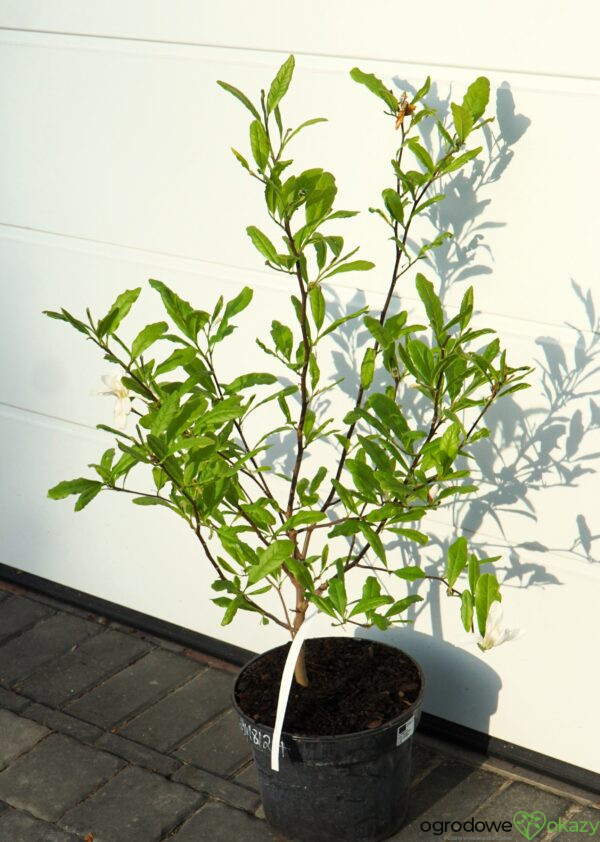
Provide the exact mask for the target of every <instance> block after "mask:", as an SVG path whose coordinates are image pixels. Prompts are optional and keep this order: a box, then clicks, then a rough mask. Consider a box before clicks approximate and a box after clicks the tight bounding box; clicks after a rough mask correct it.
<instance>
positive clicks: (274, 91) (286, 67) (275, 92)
mask: <svg viewBox="0 0 600 842" xmlns="http://www.w3.org/2000/svg"><path fill="white" fill-rule="evenodd" d="M294 67H295V59H294V56H290V57H289V58H287V59H286V60H285V61H284V63H283V64H282V65H281V67H280V68H279V70H278V71H277V74H276V76H275V78H274V79H273V81H272V82H271V87H270V89H269V95H268V97H267V114H270V113H271V111H273V109H274V108H276V107H277V106H278V105H279V103H280V102H281V100H282V99H283V97H284V96H285V95H286V93H287V90H288V88H289V86H290V82H291V81H292V75H293V73H294Z"/></svg>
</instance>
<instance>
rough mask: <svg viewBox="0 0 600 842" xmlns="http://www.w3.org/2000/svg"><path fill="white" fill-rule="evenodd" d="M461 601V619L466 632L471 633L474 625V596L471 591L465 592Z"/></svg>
mask: <svg viewBox="0 0 600 842" xmlns="http://www.w3.org/2000/svg"><path fill="white" fill-rule="evenodd" d="M460 600H461V605H460V618H461V620H462V624H463V626H464V628H465V631H468V632H470V631H471V626H472V625H473V594H472V593H471V591H463V592H462V594H461V597H460Z"/></svg>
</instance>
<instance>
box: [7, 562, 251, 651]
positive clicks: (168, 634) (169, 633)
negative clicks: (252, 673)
mask: <svg viewBox="0 0 600 842" xmlns="http://www.w3.org/2000/svg"><path fill="white" fill-rule="evenodd" d="M0 579H4V581H5V582H10V583H11V584H13V585H19V586H20V587H22V588H27V589H28V590H32V591H37V592H38V593H41V594H44V595H45V596H51V597H54V598H55V599H60V600H61V601H62V602H66V603H68V604H69V605H74V606H76V607H77V608H85V609H86V611H90V612H92V613H93V614H100V615H101V616H102V617H107V618H108V619H109V620H114V621H116V622H118V623H123V624H124V625H127V626H133V627H134V628H136V629H140V631H144V632H146V633H147V634H155V635H157V636H158V637H164V638H165V639H166V640H170V641H172V642H173V643H179V644H180V645H181V646H186V647H188V648H190V649H197V650H198V651H200V652H204V653H205V654H206V655H212V657H213V658H220V659H221V660H222V661H229V663H231V664H235V665H236V666H240V667H241V666H243V665H244V664H245V663H246V662H247V661H249V660H250V658H253V657H254V656H255V655H256V654H257V653H256V652H251V651H250V650H249V649H242V648H241V647H240V646H234V645H233V643H225V642H224V641H222V640H217V639H216V638H214V637H209V636H208V635H205V634H200V632H195V631H192V630H191V629H186V628H184V627H183V626H178V625H176V623H169V622H167V620H160V619H159V618H158V617H152V616H151V615H150V614H142V612H141V611H135V610H134V609H133V608H126V607H125V606H124V605H118V604H117V603H116V602H109V601H108V600H106V599H101V598H100V597H98V596H92V594H88V593H85V592H84V591H78V590H76V589H75V588H70V587H68V586H67V585H60V584H58V582H52V581H51V580H50V579H44V578H42V577H41V576H35V575H34V574H33V573H26V572H25V571H24V570H17V569H16V568H15V567H10V566H9V565H8V564H2V563H0Z"/></svg>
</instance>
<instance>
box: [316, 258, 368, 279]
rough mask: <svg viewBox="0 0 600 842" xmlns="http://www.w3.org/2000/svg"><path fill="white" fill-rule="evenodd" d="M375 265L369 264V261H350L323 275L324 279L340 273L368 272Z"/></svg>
mask: <svg viewBox="0 0 600 842" xmlns="http://www.w3.org/2000/svg"><path fill="white" fill-rule="evenodd" d="M374 268H375V264H374V263H371V261H370V260H351V261H350V262H348V263H342V264H340V265H339V266H336V267H335V268H334V269H332V270H331V272H328V273H327V275H325V277H326V278H332V277H333V276H334V275H339V274H340V272H368V271H369V270H370V269H374Z"/></svg>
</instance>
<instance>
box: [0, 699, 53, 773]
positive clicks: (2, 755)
mask: <svg viewBox="0 0 600 842" xmlns="http://www.w3.org/2000/svg"><path fill="white" fill-rule="evenodd" d="M49 733H50V731H49V730H48V729H47V728H44V726H43V725H38V724H37V722H32V721H31V720H30V719H25V718H24V717H22V716H17V715H16V713H11V712H10V711H8V710H0V769H4V767H5V766H8V764H9V763H10V762H11V761H12V760H14V759H15V758H16V757H19V755H21V754H24V753H25V752H26V751H29V749H30V748H33V746H34V745H35V744H36V743H38V742H39V741H40V740H41V739H42V737H45V736H47V735H48V734H49Z"/></svg>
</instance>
